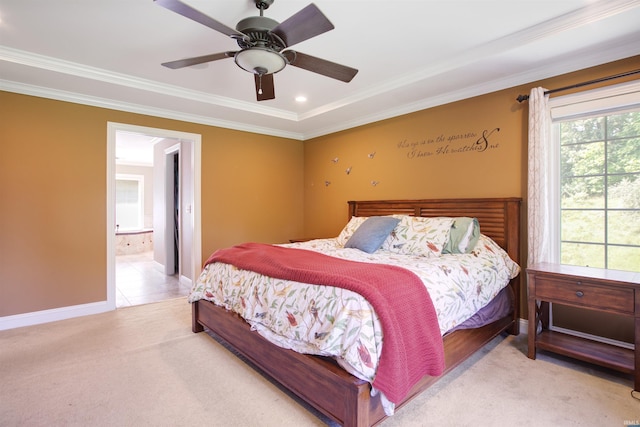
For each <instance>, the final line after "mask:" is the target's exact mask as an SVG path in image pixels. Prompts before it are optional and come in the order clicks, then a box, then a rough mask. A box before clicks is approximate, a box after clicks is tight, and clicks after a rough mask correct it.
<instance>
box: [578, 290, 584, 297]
mask: <svg viewBox="0 0 640 427" xmlns="http://www.w3.org/2000/svg"><path fill="white" fill-rule="evenodd" d="M576 296H577V297H578V298H582V297H583V296H584V292H582V291H577V292H576Z"/></svg>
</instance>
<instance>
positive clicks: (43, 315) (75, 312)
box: [0, 301, 115, 331]
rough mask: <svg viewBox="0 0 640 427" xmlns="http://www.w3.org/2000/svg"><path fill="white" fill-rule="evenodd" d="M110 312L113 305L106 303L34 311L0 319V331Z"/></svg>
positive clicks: (113, 307)
mask: <svg viewBox="0 0 640 427" xmlns="http://www.w3.org/2000/svg"><path fill="white" fill-rule="evenodd" d="M111 310H115V306H113V304H109V303H108V302H107V301H99V302H92V303H89V304H81V305H73V306H69V307H60V308H53V309H50V310H42V311H34V312H31V313H24V314H16V315H13V316H4V317H0V331H4V330H6V329H14V328H21V327H23V326H31V325H39V324H41V323H48V322H55V321H57V320H65V319H71V318H73V317H80V316H87V315H90V314H98V313H104V312H105V311H111Z"/></svg>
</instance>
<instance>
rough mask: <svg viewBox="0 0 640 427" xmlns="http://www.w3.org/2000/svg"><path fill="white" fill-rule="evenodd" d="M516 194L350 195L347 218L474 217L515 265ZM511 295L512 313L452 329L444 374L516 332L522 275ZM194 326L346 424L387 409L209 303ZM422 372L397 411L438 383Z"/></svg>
mask: <svg viewBox="0 0 640 427" xmlns="http://www.w3.org/2000/svg"><path fill="white" fill-rule="evenodd" d="M520 202H521V199H519V198H486V199H438V200H379V201H351V202H348V203H349V218H351V217H352V216H375V215H390V214H407V215H415V216H424V217H433V216H450V217H457V216H468V217H476V218H478V221H479V222H480V230H481V232H482V233H483V234H485V235H487V236H489V237H490V238H492V239H493V240H494V241H495V242H496V243H498V244H499V245H500V246H501V247H502V248H504V249H505V250H506V251H507V253H508V254H509V256H510V257H511V258H512V259H513V260H514V261H515V262H517V263H520ZM510 286H511V287H512V290H513V294H514V296H515V298H514V300H515V308H514V311H513V313H512V314H510V315H508V316H507V317H504V318H502V319H500V320H497V321H495V322H493V323H491V324H489V325H487V326H483V327H481V328H478V329H467V330H457V331H455V332H452V333H451V334H448V335H446V336H445V338H444V347H445V360H446V370H445V374H446V373H447V372H449V371H451V370H452V369H453V368H455V367H456V366H457V365H459V364H460V363H461V362H463V361H464V360H465V359H467V358H468V357H469V356H471V355H472V354H473V353H475V352H476V351H477V350H479V349H480V348H482V347H483V346H484V345H485V344H487V343H488V342H489V341H491V340H492V339H493V338H495V337H496V336H498V335H499V334H501V333H503V332H507V333H510V334H514V335H517V334H518V333H519V332H520V331H519V329H520V328H519V315H520V310H519V304H520V275H519V276H518V277H516V278H515V279H513V280H511V282H510ZM192 310H193V324H192V329H193V332H201V331H203V330H204V328H207V329H208V330H210V331H211V332H213V334H214V335H217V336H218V337H220V338H222V339H223V340H224V341H226V342H227V343H228V344H229V345H230V346H231V347H232V348H233V349H235V350H236V351H237V352H238V353H240V354H241V355H243V356H244V357H246V358H247V359H248V360H249V361H251V362H252V363H254V364H255V365H256V366H257V367H258V368H259V369H261V370H263V371H264V372H265V373H266V374H268V375H269V376H271V377H272V378H273V379H274V380H275V381H277V382H278V383H280V384H282V385H283V386H284V387H285V388H287V389H288V390H290V391H291V392H293V393H295V394H296V395H297V396H299V397H300V398H301V399H303V400H304V401H306V402H307V403H309V404H310V405H311V406H313V407H314V408H316V409H317V410H318V411H320V412H322V413H323V414H324V415H326V416H328V417H329V418H331V419H333V420H335V421H337V422H338V423H340V424H342V425H344V426H358V427H361V426H371V425H375V424H378V423H380V422H381V421H382V420H383V419H385V418H386V415H385V413H384V411H383V409H382V406H381V404H380V399H379V397H378V396H376V397H371V396H370V385H369V383H368V382H366V381H363V380H360V379H358V378H356V377H354V376H352V375H351V374H349V373H347V372H346V371H344V370H343V369H342V368H340V367H339V366H338V365H337V363H335V362H334V361H333V360H332V359H329V358H324V357H318V356H310V355H304V354H300V353H296V352H294V351H292V350H287V349H283V348H280V347H277V346H276V345H274V344H271V343H270V342H269V341H267V340H265V339H264V338H262V336H260V335H259V334H258V333H257V332H254V331H251V330H250V327H249V325H248V324H247V323H246V322H245V321H244V320H243V319H242V318H240V317H239V316H238V315H236V314H235V313H232V312H230V311H227V310H225V309H224V308H221V307H218V306H216V305H214V304H213V303H211V302H208V301H204V300H202V301H198V302H197V303H194V304H193V307H192ZM439 378H440V377H429V376H426V377H424V378H423V379H422V380H421V381H420V382H419V383H418V384H416V385H415V386H414V388H413V389H412V390H411V391H410V392H409V394H408V395H407V397H406V399H405V400H404V401H403V402H401V403H400V404H398V405H396V410H398V409H400V408H401V407H402V406H403V405H404V404H406V403H407V402H408V401H410V400H411V399H412V398H413V397H415V396H416V395H418V394H419V393H420V392H422V391H423V390H425V389H426V388H428V387H429V386H430V385H431V384H433V383H435V382H436V381H437V380H438V379H439Z"/></svg>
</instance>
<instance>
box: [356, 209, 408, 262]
mask: <svg viewBox="0 0 640 427" xmlns="http://www.w3.org/2000/svg"><path fill="white" fill-rule="evenodd" d="M399 222H400V219H399V218H393V217H390V216H372V217H370V218H367V220H366V221H365V222H363V223H362V224H361V225H360V227H358V228H357V229H356V231H355V232H354V233H353V235H351V237H350V238H349V240H347V243H345V245H344V247H345V248H356V249H360V250H361V251H363V252H366V253H368V254H371V253H373V252H375V251H377V250H378V249H379V248H380V246H382V243H384V241H385V239H386V238H387V237H388V236H389V234H391V232H392V231H393V229H394V228H396V225H397V224H398V223H399Z"/></svg>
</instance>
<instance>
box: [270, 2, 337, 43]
mask: <svg viewBox="0 0 640 427" xmlns="http://www.w3.org/2000/svg"><path fill="white" fill-rule="evenodd" d="M333 29H334V26H333V24H332V23H331V22H330V21H329V19H327V17H326V16H324V14H323V13H322V12H320V9H318V7H317V6H316V5H315V4H313V3H311V4H310V5H309V6H307V7H305V8H304V9H302V10H301V11H299V12H298V13H296V14H295V15H293V16H291V17H289V18H288V19H286V20H285V21H283V22H281V23H280V24H279V25H277V26H276V27H275V28H274V29H273V30H271V32H272V33H274V34H275V35H277V36H278V37H280V38H281V39H282V41H284V43H285V45H286V46H287V47H289V46H293V45H294V44H296V43H300V42H302V41H305V40H307V39H310V38H311V37H315V36H317V35H319V34H322V33H325V32H327V31H329V30H333Z"/></svg>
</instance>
